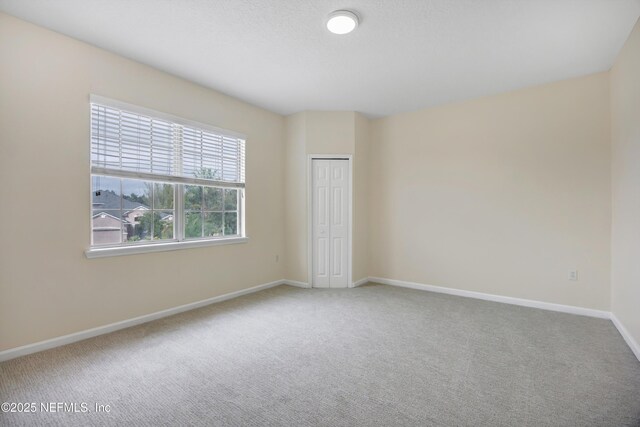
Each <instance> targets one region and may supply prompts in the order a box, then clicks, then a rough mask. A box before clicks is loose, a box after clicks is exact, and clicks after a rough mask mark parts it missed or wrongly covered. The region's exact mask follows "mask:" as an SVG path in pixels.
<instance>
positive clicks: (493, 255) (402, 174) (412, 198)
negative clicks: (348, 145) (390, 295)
mask: <svg viewBox="0 0 640 427" xmlns="http://www.w3.org/2000/svg"><path fill="white" fill-rule="evenodd" d="M608 78H609V76H608V73H602V74H596V75H592V76H588V77H584V78H578V79H572V80H567V81H562V82H558V83H553V84H549V85H545V86H540V87H534V88H530V89H526V90H520V91H516V92H511V93H507V94H502V95H497V96H491V97H486V98H481V99H477V100H472V101H468V102H463V103H458V104H455V105H448V106H443V107H439V108H431V109H426V110H421V111H416V112H412V113H406V114H399V115H395V116H392V117H387V118H382V119H378V120H375V121H374V122H373V123H372V135H373V140H372V141H373V142H372V146H371V157H372V161H371V163H370V165H369V167H370V168H371V171H370V176H371V182H370V186H369V190H370V191H369V193H370V218H369V219H370V226H369V239H370V247H371V251H372V253H371V258H370V260H369V263H370V269H369V273H370V275H371V276H374V277H383V278H392V279H399V280H406V281H413V282H418V283H424V284H430V285H438V286H447V287H451V288H459V289H465V290H471V291H478V292H485V293H490V294H498V295H505V296H511V297H519V298H528V299H533V300H539V301H546V302H553V303H560V304H569V305H576V306H581V307H588V308H594V309H603V310H608V309H609V299H610V287H609V282H610V278H609V275H610V225H611V202H610V182H611V180H610V121H609V80H608ZM572 268H576V269H578V271H579V281H577V282H570V281H568V280H567V275H568V270H569V269H572Z"/></svg>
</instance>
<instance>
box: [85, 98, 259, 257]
mask: <svg viewBox="0 0 640 427" xmlns="http://www.w3.org/2000/svg"><path fill="white" fill-rule="evenodd" d="M91 104H100V105H104V106H106V107H111V108H116V109H120V110H124V111H127V112H131V113H135V114H140V115H144V116H148V117H151V118H154V119H160V120H165V121H168V122H171V123H172V124H176V125H180V126H188V127H191V128H196V129H199V130H203V131H208V132H212V133H216V134H218V135H222V136H227V137H233V138H238V139H242V140H244V141H245V144H246V136H245V135H243V134H241V133H238V132H234V131H230V130H227V129H222V128H218V127H215V126H211V125H208V124H206V123H200V122H196V121H193V120H188V119H184V118H182V117H178V116H173V115H171V114H167V113H163V112H159V111H155V110H152V109H149V108H145V107H140V106H137V105H133V104H128V103H126V102H122V101H117V100H113V99H109V98H105V97H103V96H99V95H94V94H91V95H90V97H89V128H90V133H91V132H92V126H91V124H92V122H91V121H92V114H91ZM89 141H90V147H91V141H92V138H91V137H90V138H89ZM90 149H91V148H90ZM244 150H245V151H244V153H245V154H244V155H245V156H246V148H245V149H244ZM243 160H244V159H243ZM95 176H104V177H111V178H117V179H137V180H144V181H151V182H153V183H165V184H172V185H173V191H174V198H173V204H174V208H173V212H174V218H173V221H174V233H173V239H161V240H151V241H145V242H120V243H117V244H105V245H97V246H94V244H93V237H94V236H93V211H94V209H93V197H90V198H89V212H90V221H89V228H90V246H89V248H87V249H86V250H85V255H86V257H87V258H99V257H106V256H119V255H128V254H139V253H148V252H160V251H171V250H178V249H186V248H196V247H203V246H217V245H228V244H235V243H246V242H248V241H249V238H248V237H247V235H246V223H245V190H246V184H245V182H246V181H245V182H224V181H218V180H208V179H203V178H186V177H182V176H173V175H166V176H162V175H158V174H152V173H147V172H135V171H127V170H120V171H117V172H114V171H113V170H109V169H108V168H101V167H97V166H93V162H92V160H91V156H90V159H89V177H90V179H89V182H90V187H91V189H90V192H89V194H92V193H93V177H95ZM187 185H197V186H204V187H213V188H221V189H222V190H223V191H222V193H223V200H222V202H223V203H224V194H225V191H224V190H226V189H235V190H237V191H238V196H237V220H236V221H237V234H236V235H233V236H228V237H227V236H224V235H223V236H215V237H206V236H203V237H198V238H186V236H185V207H184V189H185V187H186V186H187ZM120 197H123V195H122V194H121V195H120ZM223 218H224V216H223ZM223 230H224V220H223ZM121 238H122V237H121Z"/></svg>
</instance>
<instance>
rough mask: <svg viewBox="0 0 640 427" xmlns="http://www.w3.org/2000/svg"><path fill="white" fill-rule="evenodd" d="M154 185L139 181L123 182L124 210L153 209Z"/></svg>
mask: <svg viewBox="0 0 640 427" xmlns="http://www.w3.org/2000/svg"><path fill="white" fill-rule="evenodd" d="M152 189H153V183H152V182H147V181H141V180H139V179H123V180H122V210H123V211H125V212H126V211H130V210H133V209H136V208H146V209H151V192H152Z"/></svg>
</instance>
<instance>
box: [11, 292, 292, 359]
mask: <svg viewBox="0 0 640 427" xmlns="http://www.w3.org/2000/svg"><path fill="white" fill-rule="evenodd" d="M284 283H285V281H284V280H276V281H274V282H269V283H263V284H262V285H258V286H254V287H251V288H247V289H242V290H239V291H235V292H230V293H228V294H224V295H219V296H217V297H213V298H207V299H205V300H201V301H196V302H192V303H189V304H185V305H180V306H178V307H173V308H169V309H166V310H162V311H156V312H155V313H151V314H145V315H144V316H139V317H134V318H133V319H127V320H122V321H120V322H115V323H111V324H108V325H104V326H98V327H97V328H92V329H87V330H84V331H80V332H75V333H73V334H69V335H63V336H61V337H56V338H51V339H48V340H45V341H40V342H37V343H33V344H27V345H24V346H22V347H16V348H10V349H8V350H4V351H0V362H3V361H5V360H9V359H15V358H16V357H20V356H25V355H27V354H31V353H37V352H39V351H43V350H48V349H50V348H54V347H60V346H62V345H66V344H71V343H74V342H77V341H82V340H85V339H87V338H93V337H96V336H98V335H103V334H108V333H110V332H114V331H117V330H120V329H125V328H129V327H131V326H136V325H140V324H142V323H147V322H151V321H152V320H156V319H161V318H163V317H168V316H172V315H174V314H178V313H182V312H184V311H189V310H193V309H195V308H200V307H204V306H206V305H209V304H214V303H216V302H221V301H226V300H229V299H232V298H237V297H239V296H242V295H247V294H250V293H253V292H258V291H262V290H264V289H268V288H273V287H274V286H278V285H282V284H284ZM287 283H288V282H287Z"/></svg>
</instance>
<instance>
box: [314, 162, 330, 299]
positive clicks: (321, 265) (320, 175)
mask: <svg viewBox="0 0 640 427" xmlns="http://www.w3.org/2000/svg"><path fill="white" fill-rule="evenodd" d="M312 163H313V233H312V236H313V257H312V259H313V286H315V287H317V288H328V287H330V286H331V282H330V277H331V276H330V269H331V262H330V260H331V252H330V245H331V240H330V239H331V227H330V225H329V224H330V218H329V215H330V213H331V210H330V208H331V200H329V197H330V192H331V160H314V161H313V162H312Z"/></svg>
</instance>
